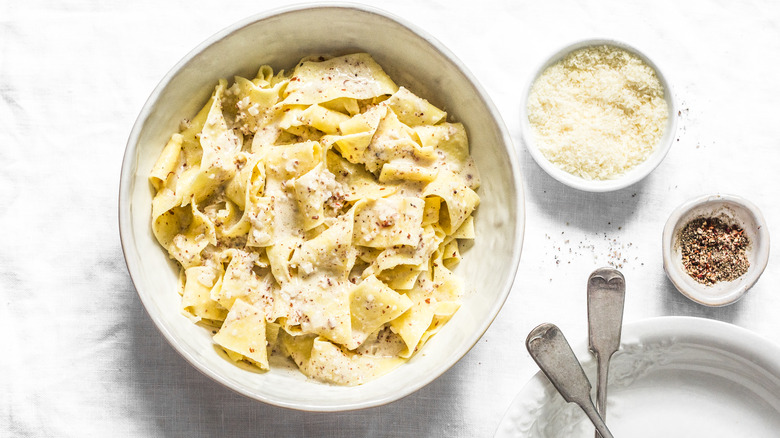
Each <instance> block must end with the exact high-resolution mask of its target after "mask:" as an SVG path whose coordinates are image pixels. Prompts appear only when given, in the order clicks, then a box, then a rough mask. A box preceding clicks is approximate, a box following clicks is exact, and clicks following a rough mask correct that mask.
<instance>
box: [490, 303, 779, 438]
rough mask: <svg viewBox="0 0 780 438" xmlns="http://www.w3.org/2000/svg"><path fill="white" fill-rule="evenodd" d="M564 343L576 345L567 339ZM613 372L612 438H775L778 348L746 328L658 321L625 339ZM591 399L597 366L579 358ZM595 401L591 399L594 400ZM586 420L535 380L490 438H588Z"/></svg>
mask: <svg viewBox="0 0 780 438" xmlns="http://www.w3.org/2000/svg"><path fill="white" fill-rule="evenodd" d="M569 339H570V341H571V340H572V339H576V338H573V336H572V334H571V333H569ZM622 341H623V342H622V344H621V349H620V351H618V353H616V354H615V356H614V357H613V359H612V362H611V365H610V383H609V391H608V402H607V424H608V425H609V427H610V430H611V431H612V433H613V434H614V435H615V436H616V437H618V438H622V437H630V438H642V437H654V438H656V437H664V438H675V437H686V438H689V437H707V438H718V437H724V438H725V437H747V436H749V437H751V438H764V437H766V438H769V437H772V438H776V437H777V436H780V347H779V346H777V345H776V344H774V343H772V342H770V341H768V340H766V339H764V338H762V337H760V336H758V335H756V334H754V333H752V332H750V331H748V330H745V329H743V328H740V327H737V326H734V325H731V324H727V323H723V322H718V321H712V320H708V319H702V318H690V317H663V318H653V319H648V320H644V321H640V322H636V323H632V324H627V325H626V326H625V327H624V329H623V338H622ZM575 351H576V352H577V356H578V357H579V358H580V360H581V361H583V367H584V368H585V371H586V373H587V374H588V376H589V378H590V379H591V382H594V385H593V386H594V390H595V377H594V376H595V372H594V371H595V360H593V359H592V357H591V355H590V354H589V353H588V352H587V346H585V345H583V346H582V347H580V348H579V349H576V350H575ZM594 399H595V395H594ZM593 436H594V429H593V426H592V425H591V424H590V423H589V422H588V420H587V418H586V417H585V414H583V413H582V410H581V409H580V408H579V407H578V406H576V405H574V404H567V403H566V402H565V401H564V400H563V398H561V396H560V395H559V394H558V393H557V392H556V391H555V389H554V388H553V387H552V385H550V383H549V382H548V381H547V379H546V378H545V377H544V376H543V375H542V374H541V372H540V373H537V374H536V375H535V376H534V377H533V378H532V379H531V380H530V381H529V382H528V383H527V384H526V386H525V387H524V388H523V390H522V391H521V392H520V394H519V395H518V396H517V397H516V398H515V400H514V401H513V402H512V405H511V406H510V407H509V409H508V411H507V413H506V415H504V418H503V419H502V420H501V424H500V425H499V428H498V431H497V432H496V437H523V438H541V437H545V438H552V437H556V438H579V437H587V438H593Z"/></svg>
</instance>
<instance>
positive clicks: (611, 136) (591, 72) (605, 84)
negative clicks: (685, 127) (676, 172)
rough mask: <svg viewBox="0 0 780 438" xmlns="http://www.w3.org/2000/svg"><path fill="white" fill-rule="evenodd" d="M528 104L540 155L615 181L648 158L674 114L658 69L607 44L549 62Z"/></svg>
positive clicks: (575, 172)
mask: <svg viewBox="0 0 780 438" xmlns="http://www.w3.org/2000/svg"><path fill="white" fill-rule="evenodd" d="M527 105H528V120H529V122H530V124H531V127H532V130H533V133H534V139H535V141H536V144H537V145H538V148H539V150H540V152H541V153H542V155H544V156H545V158H547V159H548V160H549V161H550V162H552V163H553V164H555V165H557V166H558V167H560V168H561V169H563V170H565V171H566V172H569V173H571V174H573V175H576V176H579V177H581V178H583V179H586V180H605V179H613V178H615V177H618V176H620V175H622V174H623V173H625V172H626V171H627V170H629V169H631V168H632V167H634V166H636V165H637V164H639V163H641V162H643V161H644V160H645V159H647V157H648V156H649V155H650V153H651V152H652V151H653V150H654V149H655V147H656V145H657V144H658V142H659V140H660V139H661V136H662V135H663V132H664V127H665V126H666V120H667V118H668V108H667V104H666V101H665V100H664V88H663V85H661V82H660V81H659V79H658V76H657V75H656V72H655V71H654V70H653V69H652V68H651V67H650V66H648V65H647V64H645V63H644V62H643V61H642V60H641V59H640V58H639V57H638V56H636V55H634V54H632V53H629V52H627V51H625V50H622V49H619V48H617V47H613V46H607V45H603V46H594V47H587V48H584V49H580V50H577V51H575V52H572V53H571V54H569V55H568V56H566V58H564V59H563V60H562V61H559V62H557V63H556V64H554V65H552V66H551V67H548V68H547V69H546V70H545V71H544V72H543V73H542V74H541V75H540V76H539V78H538V79H537V80H536V82H535V83H534V84H533V86H532V88H531V92H530V95H529V98H528V103H527Z"/></svg>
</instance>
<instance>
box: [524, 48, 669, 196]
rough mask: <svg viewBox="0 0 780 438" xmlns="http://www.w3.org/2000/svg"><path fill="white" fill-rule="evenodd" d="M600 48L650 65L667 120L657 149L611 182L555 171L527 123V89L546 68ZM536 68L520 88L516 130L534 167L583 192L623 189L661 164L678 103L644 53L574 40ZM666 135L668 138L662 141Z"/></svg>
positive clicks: (558, 169)
mask: <svg viewBox="0 0 780 438" xmlns="http://www.w3.org/2000/svg"><path fill="white" fill-rule="evenodd" d="M603 45H607V46H613V47H617V48H619V49H623V50H625V51H627V52H629V53H632V54H634V55H636V56H638V57H639V58H640V59H641V60H642V61H643V62H644V63H645V64H647V65H648V66H650V67H651V68H652V69H653V70H654V71H655V73H656V76H657V77H658V80H659V81H660V82H661V85H662V86H663V87H664V96H665V98H666V101H667V107H668V108H667V109H668V112H669V115H668V117H669V118H668V120H667V123H666V127H665V129H666V130H668V132H666V131H665V132H664V134H663V137H661V141H660V142H659V144H658V145H657V146H656V148H657V150H654V151H653V152H651V153H650V156H648V157H647V159H645V160H644V161H643V162H641V163H639V164H637V165H636V166H634V167H633V168H632V169H629V170H628V171H627V172H625V173H623V174H621V175H619V176H618V177H617V178H614V179H607V180H590V181H589V180H586V179H584V178H581V177H579V176H576V175H573V174H571V173H569V172H566V171H565V170H563V169H561V168H559V167H558V166H556V165H555V164H553V163H552V162H550V161H549V160H548V159H547V158H546V157H545V156H544V155H543V154H542V152H541V151H540V150H539V148H538V147H537V146H536V141H535V140H534V138H533V137H534V136H533V130H532V128H531V124H530V122H529V121H528V97H529V96H530V94H531V89H532V88H533V85H534V83H536V80H537V79H538V78H539V76H541V75H542V73H544V71H545V70H546V69H547V68H548V67H550V66H552V65H553V64H555V63H556V62H558V61H560V60H562V59H563V58H565V57H566V55H568V54H569V53H571V52H574V51H575V50H579V49H584V48H586V47H594V46H603ZM537 65H538V67H537V68H536V69H534V70H532V73H531V75H530V78H529V79H528V80H526V82H525V86H524V88H523V94H522V97H521V101H520V127H521V136H522V140H523V144H524V145H525V148H526V150H527V151H528V152H529V153H530V154H531V157H532V158H533V159H534V161H535V162H536V164H538V165H539V167H541V168H542V169H543V170H544V171H545V172H547V174H548V175H550V176H551V177H553V178H554V179H555V180H557V181H558V182H560V183H562V184H564V185H567V186H569V187H572V188H574V189H578V190H582V191H585V192H594V193H602V192H611V191H616V190H620V189H624V188H626V187H628V186H630V185H633V184H635V183H637V182H639V181H641V180H642V179H644V178H645V177H646V176H647V175H649V174H650V173H652V172H653V170H655V168H656V167H658V166H659V165H660V164H661V162H662V161H663V160H664V158H666V155H667V154H668V153H669V150H670V149H671V148H672V144H673V143H674V138H675V134H676V132H677V111H678V103H677V100H676V99H675V95H674V89H673V87H672V84H671V81H670V80H669V79H668V77H669V74H668V73H664V72H663V71H661V69H660V68H659V67H658V64H657V63H655V62H654V61H653V60H652V58H650V57H649V56H648V55H647V54H646V52H645V51H643V50H639V49H637V48H636V47H635V46H634V45H632V44H628V43H626V42H623V41H621V40H617V39H614V38H607V37H593V38H585V39H578V40H575V41H574V42H571V43H568V44H566V45H564V46H562V47H561V48H559V49H558V50H556V51H554V52H553V54H552V55H551V56H549V57H547V58H546V59H545V60H544V61H542V62H540V63H538V64H537ZM670 123H671V124H670ZM667 135H668V139H666V137H667ZM664 139H666V141H664Z"/></svg>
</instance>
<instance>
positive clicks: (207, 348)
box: [119, 5, 524, 411]
mask: <svg viewBox="0 0 780 438" xmlns="http://www.w3.org/2000/svg"><path fill="white" fill-rule="evenodd" d="M355 51H365V52H368V53H370V54H372V55H373V56H374V58H375V59H376V61H377V62H379V63H380V64H381V65H382V67H383V68H384V69H385V70H386V71H387V73H388V74H389V75H390V76H391V77H392V78H393V79H394V80H395V81H396V82H397V83H398V84H400V85H404V86H406V87H407V88H409V89H410V90H412V91H414V92H415V93H417V94H419V95H421V96H422V97H424V98H426V99H428V100H429V101H431V102H432V103H433V104H435V105H437V106H439V107H442V108H444V109H445V110H446V111H447V112H448V114H449V119H450V120H454V121H459V122H462V123H463V124H464V125H465V126H466V129H467V130H468V134H469V140H470V142H471V154H472V156H473V157H474V159H475V161H476V163H477V167H478V168H479V171H480V173H481V174H482V187H481V188H480V189H479V191H478V193H479V195H480V197H481V198H482V202H481V204H480V207H479V210H478V212H477V214H476V228H477V234H478V237H477V239H476V241H475V243H474V246H473V247H472V248H471V249H470V250H468V251H467V252H466V254H465V255H464V259H463V261H462V263H461V264H460V266H458V268H457V269H456V270H455V271H456V274H457V275H459V276H461V277H462V278H463V279H464V280H465V282H466V285H467V292H466V296H465V297H464V300H463V305H462V307H461V309H460V310H459V311H458V312H457V313H456V315H455V316H454V317H453V319H452V320H451V321H450V322H449V323H448V324H447V325H446V326H445V327H444V329H443V330H442V331H441V332H440V333H438V334H437V335H436V336H435V337H434V338H433V339H431V341H430V342H429V343H428V344H427V345H426V346H425V347H424V348H423V349H422V350H421V351H420V352H419V353H418V354H417V355H416V356H415V357H413V358H412V359H411V360H410V361H409V362H408V363H406V364H404V365H402V366H401V367H399V368H398V369H396V370H395V371H393V372H392V373H390V374H388V375H387V376H384V377H382V378H379V379H377V380H375V381H373V382H369V383H366V384H365V385H362V386H358V387H338V386H332V385H326V384H321V383H317V382H315V381H312V380H308V379H306V378H305V377H304V376H303V375H302V374H300V373H299V372H297V371H289V370H284V369H278V368H277V369H273V370H271V371H270V372H268V373H255V372H251V371H247V370H245V369H242V368H240V367H237V366H236V365H234V364H233V363H231V362H229V361H227V360H226V359H224V358H223V357H222V356H220V355H219V354H218V353H217V351H216V349H215V348H214V346H213V343H212V340H211V333H210V332H209V331H207V330H205V329H203V328H202V327H199V326H196V325H194V324H192V323H191V322H190V321H188V320H187V319H186V318H185V317H183V316H182V315H181V314H180V313H179V296H178V294H177V293H176V279H177V267H176V266H175V265H174V263H173V262H171V260H169V259H168V256H167V254H165V251H164V250H163V249H162V248H161V247H160V246H159V245H158V244H157V242H156V241H155V239H154V237H153V235H152V231H151V225H150V222H151V200H152V188H151V186H150V184H149V183H148V181H147V175H148V174H149V171H150V169H151V167H152V165H153V164H154V161H155V160H156V158H157V156H158V155H159V154H160V152H161V150H162V148H163V146H164V145H165V142H166V141H167V139H168V138H169V136H170V135H171V133H173V132H175V131H176V130H177V128H178V126H179V122H180V121H181V120H182V119H184V118H188V117H192V116H193V115H194V114H195V113H196V112H197V110H198V109H199V108H200V107H201V106H202V105H203V104H204V103H205V102H206V100H207V99H208V96H209V95H210V93H211V92H212V90H213V87H214V84H216V82H217V80H218V79H219V78H228V79H232V77H233V76H234V75H253V74H255V73H256V72H257V69H258V67H259V66H260V65H262V64H269V65H271V66H272V67H274V68H275V69H281V68H284V69H290V68H292V67H294V66H295V64H296V62H297V61H299V60H300V59H301V58H302V57H304V56H307V55H311V54H322V53H328V54H333V55H340V54H346V53H350V52H355ZM518 169H519V168H518V164H517V161H516V157H515V151H514V149H513V147H512V142H511V139H510V136H509V134H508V132H507V130H506V127H505V126H504V123H503V121H502V119H501V116H500V115H499V113H498V111H497V110H496V108H495V106H494V105H493V103H492V102H491V100H490V98H489V97H488V96H487V94H486V93H485V91H484V90H483V89H482V88H481V87H480V86H479V85H478V84H477V81H476V80H475V79H474V77H473V76H472V75H471V73H469V71H468V70H467V69H466V68H465V66H463V64H462V63H461V62H460V61H459V60H458V59H457V58H455V56H454V55H453V54H452V53H451V52H450V51H449V50H447V49H446V48H445V47H444V46H443V45H442V44H441V43H439V42H438V41H436V40H435V39H433V37H431V36H430V35H428V34H427V33H425V32H424V31H422V30H421V29H418V28H416V27H415V26H413V25H410V24H408V23H406V22H404V21H403V20H401V19H399V18H397V17H393V16H391V15H389V14H387V13H385V12H382V11H379V10H376V9H373V8H368V7H364V6H356V5H328V6H298V7H292V8H286V9H281V10H276V11H273V12H269V13H263V14H260V15H256V16H253V17H250V18H247V19H245V20H243V21H240V22H238V23H236V24H234V25H232V26H230V27H228V28H227V29H225V30H223V31H221V32H219V33H217V34H216V35H214V36H212V37H211V38H209V39H208V40H207V41H205V42H204V43H203V44H201V45H200V46H198V47H197V48H195V49H194V50H193V51H192V52H190V53H189V54H188V55H187V56H185V57H184V59H182V60H181V61H180V62H179V63H178V64H176V66H174V67H173V69H171V71H170V72H169V73H168V74H167V75H166V76H165V77H164V78H163V80H162V81H161V82H160V84H159V85H158V86H157V88H156V89H155V90H154V91H153V92H152V94H151V96H150V97H149V100H148V101H147V102H146V104H145V105H144V107H143V109H142V110H141V113H140V115H139V116H138V120H137V121H136V124H135V126H134V127H133V130H132V132H131V134H130V138H129V140H128V143H127V150H126V151H125V156H124V162H123V164H122V175H121V181H120V192H119V228H120V235H121V238H122V247H123V250H124V254H125V261H126V263H127V267H128V270H129V271H130V275H131V277H132V279H133V283H134V284H135V287H136V290H137V291H138V296H139V297H140V298H141V301H142V303H143V305H144V307H145V308H146V310H147V312H148V313H149V315H150V317H151V319H152V320H153V321H154V323H155V324H156V325H157V327H158V329H159V330H160V332H161V333H162V334H163V336H165V338H166V339H167V340H168V341H169V342H170V344H171V345H172V346H173V347H174V348H175V349H176V351H178V352H179V353H180V354H181V355H182V356H183V357H184V358H185V359H186V360H187V361H189V362H190V363H191V364H192V365H193V366H194V367H195V368H197V369H198V370H200V371H201V372H203V373H204V374H206V375H207V376H209V377H211V378H212V379H214V380H216V381H217V382H219V383H221V384H223V385H225V386H227V387H229V388H231V389H233V390H235V391H237V392H239V393H241V394H244V395H246V396H248V397H252V398H255V399H257V400H261V401H264V402H267V403H270V404H274V405H278V406H283V407H288V408H295V409H302V410H312V411H339V410H348V409H358V408H366V407H370V406H377V405H380V404H384V403H388V402H391V401H393V400H397V399H399V398H401V397H404V396H406V395H408V394H410V393H412V392H414V391H416V390H417V389H419V388H421V387H423V386H424V385H426V384H428V383H430V382H431V381H433V380H434V379H435V378H436V377H438V376H439V375H441V374H442V373H444V372H445V371H446V370H447V369H448V368H450V367H451V366H452V365H453V364H455V363H456V362H457V361H458V360H459V359H460V358H461V357H463V355H465V354H466V353H467V352H468V351H469V350H470V349H471V347H472V346H473V345H474V344H475V343H476V342H477V341H478V340H479V338H480V337H481V336H482V334H483V333H484V332H485V330H487V328H488V326H489V325H490V323H491V322H492V321H493V319H494V318H495V316H496V314H497V313H498V311H499V310H500V309H501V306H502V305H503V303H504V301H505V300H506V297H507V295H508V294H509V291H510V290H511V287H512V282H513V280H514V276H515V272H516V270H517V265H518V262H519V260H520V250H521V246H522V239H523V229H524V208H523V190H522V183H521V180H520V173H519V170H518Z"/></svg>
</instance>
